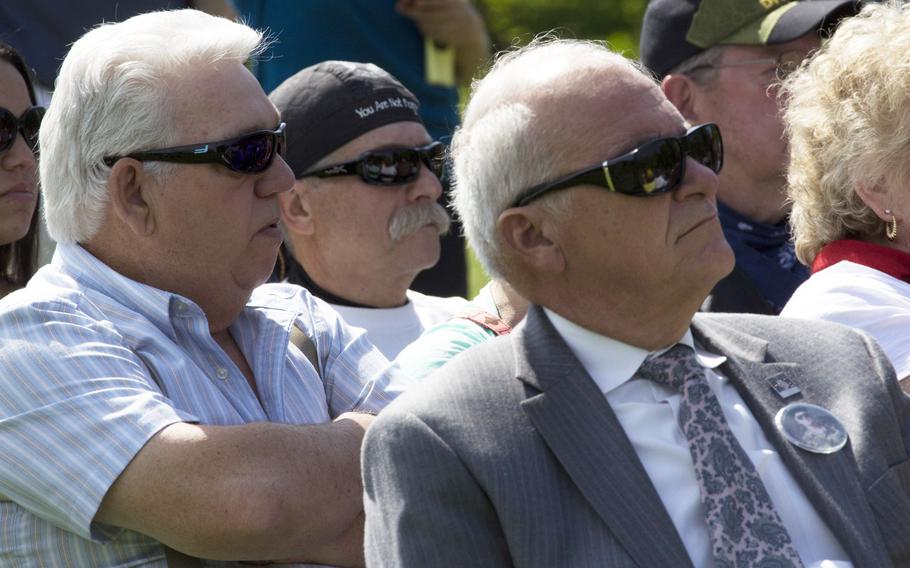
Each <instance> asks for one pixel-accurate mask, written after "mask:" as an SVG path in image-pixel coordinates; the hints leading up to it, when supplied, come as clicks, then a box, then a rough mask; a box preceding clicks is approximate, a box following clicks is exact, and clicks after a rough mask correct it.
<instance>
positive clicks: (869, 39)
mask: <svg viewBox="0 0 910 568" xmlns="http://www.w3.org/2000/svg"><path fill="white" fill-rule="evenodd" d="M908 93H910V5H906V4H902V3H897V2H888V3H886V4H868V5H866V6H865V7H864V8H863V10H862V12H861V13H860V14H859V15H858V16H855V17H852V18H847V19H846V20H844V21H843V22H842V23H841V25H840V27H839V28H838V29H837V31H836V32H835V33H834V35H833V37H832V38H831V40H830V41H828V42H827V43H826V44H825V45H824V46H822V48H821V50H819V52H818V53H817V54H816V55H815V57H814V58H813V59H812V60H811V61H810V62H809V64H808V65H803V66H802V67H801V68H800V69H799V70H798V71H797V72H795V73H793V74H792V75H791V76H790V77H789V78H788V79H787V80H786V81H785V82H784V85H783V90H782V91H781V96H782V97H784V101H785V104H786V110H785V112H784V120H785V123H786V131H787V134H788V135H789V138H790V166H789V171H788V175H787V181H788V188H787V191H788V197H789V199H790V200H791V201H792V203H793V209H792V212H791V214H790V224H791V226H792V229H793V233H794V237H795V241H796V254H797V256H798V257H799V259H800V261H802V262H803V263H805V264H810V263H811V262H812V261H813V260H814V259H815V256H816V255H817V254H818V251H819V250H821V248H822V247H823V246H824V245H826V244H828V243H830V242H832V241H835V240H838V239H842V238H846V237H855V236H858V237H864V236H880V235H882V234H883V233H884V223H882V221H881V220H880V219H879V218H878V216H877V215H876V213H875V212H874V211H872V210H871V209H870V208H869V207H868V206H867V205H866V204H865V203H864V202H863V200H862V199H861V198H860V196H859V195H858V194H857V192H856V188H857V187H859V186H861V185H865V186H866V187H870V186H874V185H876V184H887V185H891V186H894V187H903V186H905V185H906V182H907V181H910V179H908V178H910V176H908V173H910V172H908V167H907V148H908V143H910V114H908V113H907V108H908V104H910V94H908Z"/></svg>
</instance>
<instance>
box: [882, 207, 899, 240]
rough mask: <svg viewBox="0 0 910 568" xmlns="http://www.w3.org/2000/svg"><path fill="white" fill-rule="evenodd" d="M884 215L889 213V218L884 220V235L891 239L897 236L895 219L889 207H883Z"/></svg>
mask: <svg viewBox="0 0 910 568" xmlns="http://www.w3.org/2000/svg"><path fill="white" fill-rule="evenodd" d="M885 215H891V220H890V221H886V222H885V236H886V237H888V240H889V241H893V240H894V239H896V238H897V219H896V218H895V217H894V213H892V212H891V210H890V209H885Z"/></svg>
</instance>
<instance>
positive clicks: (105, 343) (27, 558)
mask: <svg viewBox="0 0 910 568" xmlns="http://www.w3.org/2000/svg"><path fill="white" fill-rule="evenodd" d="M294 325H296V326H298V327H299V328H301V329H302V331H304V333H306V334H307V335H308V336H309V337H311V338H313V341H314V343H315V345H316V348H317V353H318V362H319V364H320V366H321V372H320V373H317V371H316V370H315V369H314V368H313V366H312V365H311V364H310V362H309V361H308V359H307V358H306V357H305V356H304V355H303V354H302V353H301V352H300V351H299V350H298V349H297V347H294V346H290V345H289V331H290V330H291V328H292V326H294ZM230 331H231V334H232V335H233V337H234V339H235V341H236V342H237V344H238V345H239V347H240V349H241V351H242V352H243V354H244V355H245V357H246V360H247V362H248V363H249V366H250V368H251V369H252V371H253V374H254V375H255V377H256V385H257V389H258V391H259V398H257V396H256V395H255V394H254V392H253V390H252V389H251V388H250V385H249V383H248V382H247V380H246V378H245V376H244V374H243V373H242V372H241V371H240V370H239V369H238V368H237V366H236V365H235V364H234V363H233V362H232V361H231V360H230V359H229V358H228V356H227V354H225V352H224V351H223V350H222V349H221V348H220V347H219V346H218V344H217V343H216V342H215V340H214V339H213V338H212V336H211V334H210V333H209V328H208V322H207V320H206V317H205V314H203V312H202V311H201V310H200V308H199V307H198V306H197V305H196V304H195V303H193V302H192V301H190V300H188V299H187V298H184V297H181V296H178V295H176V294H171V293H168V292H164V291H162V290H158V289H155V288H152V287H149V286H147V285H144V284H141V283H139V282H136V281H134V280H130V279H128V278H126V277H124V276H123V275H121V274H119V273H117V272H115V271H114V270H112V269H111V268H109V267H108V266H106V265H105V264H104V263H102V262H100V261H99V260H98V259H96V258H95V257H93V256H92V255H91V254H89V253H88V252H87V251H86V250H85V249H83V248H81V247H79V246H77V245H60V246H58V247H57V251H56V253H55V255H54V259H53V261H52V263H51V264H50V265H48V266H45V267H44V268H42V269H41V270H40V271H38V273H37V274H36V275H35V276H34V278H33V279H32V280H31V281H30V282H29V284H28V286H27V287H26V288H25V289H23V290H20V291H18V292H15V293H13V294H11V295H9V296H7V297H6V298H4V299H3V300H2V301H0V566H42V567H44V566H48V567H56V566H67V567H69V566H74V567H76V566H78V567H84V566H144V565H163V564H164V557H163V549H162V547H161V546H160V545H159V544H158V543H157V542H156V541H154V540H153V539H151V538H148V537H146V536H144V535H141V534H139V533H136V532H132V531H129V530H123V529H119V528H115V527H110V526H105V525H103V524H101V523H95V522H93V521H92V519H93V517H94V516H95V513H96V512H97V510H98V507H99V505H100V503H101V500H102V498H103V497H104V495H105V493H106V492H107V490H108V489H109V488H110V486H111V484H112V483H113V482H114V481H115V480H116V478H117V476H118V475H119V474H120V472H121V471H123V469H124V468H125V467H126V466H127V464H128V463H129V462H130V460H131V459H132V458H133V457H134V456H135V455H136V453H137V452H139V450H140V449H141V448H142V447H143V445H144V444H145V443H146V442H147V441H148V440H149V438H151V437H152V436H154V435H155V434H156V433H157V432H159V431H160V430H161V429H162V428H164V427H165V426H167V425H169V424H173V423H175V422H181V421H183V422H198V423H203V424H216V425H237V424H244V423H249V422H262V421H272V422H283V423H290V424H312V423H319V422H327V421H329V420H330V419H332V418H333V417H335V416H337V415H339V414H341V413H343V412H345V411H348V410H365V411H378V410H379V409H381V408H382V407H383V406H384V405H385V404H387V403H388V402H389V401H390V400H391V399H392V398H394V396H395V395H396V394H397V392H398V391H399V387H400V384H399V383H398V382H396V381H395V380H393V379H394V377H393V376H392V374H391V372H389V371H388V364H387V361H386V360H385V358H384V357H383V356H382V355H381V354H380V353H379V352H378V351H377V350H376V349H375V348H374V347H373V346H372V345H370V344H369V342H368V341H367V340H366V339H365V336H364V334H363V332H362V330H358V329H356V328H351V327H349V326H347V325H345V323H344V322H343V321H342V319H341V318H340V317H339V316H338V315H337V314H336V313H335V312H334V311H333V310H332V309H331V308H329V307H328V306H327V305H326V304H325V303H324V302H322V301H321V300H318V299H316V298H314V297H312V296H311V295H310V294H309V293H307V292H306V290H304V289H302V288H300V287H297V286H292V285H285V284H268V285H264V286H261V287H260V288H258V289H257V290H256V291H255V292H254V293H253V295H252V297H251V299H250V300H249V302H248V303H247V305H246V307H245V308H244V310H243V311H242V313H241V314H240V316H239V317H238V318H237V320H236V321H235V322H234V323H233V324H232V325H231V327H230Z"/></svg>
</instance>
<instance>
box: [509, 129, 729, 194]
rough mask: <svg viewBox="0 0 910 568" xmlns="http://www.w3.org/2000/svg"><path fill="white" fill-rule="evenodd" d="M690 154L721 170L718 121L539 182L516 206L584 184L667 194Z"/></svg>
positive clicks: (676, 183)
mask: <svg viewBox="0 0 910 568" xmlns="http://www.w3.org/2000/svg"><path fill="white" fill-rule="evenodd" d="M687 156H688V157H690V158H692V159H694V160H695V161H696V162H698V163H700V164H702V165H704V166H707V167H709V168H711V169H712V170H714V172H715V173H720V169H721V167H723V165H724V144H723V140H722V139H721V137H720V129H719V128H718V127H717V125H716V124H713V123H707V124H701V125H699V126H693V127H692V128H690V129H689V130H688V131H687V132H686V134H685V136H680V137H678V138H660V139H658V140H652V141H650V142H647V143H645V144H642V145H641V146H639V147H638V148H635V149H634V150H632V151H631V152H627V153H625V154H623V155H622V156H619V157H618V158H613V159H611V160H607V161H605V162H603V163H602V164H598V165H596V166H591V167H589V168H585V169H583V170H581V171H579V172H575V173H571V174H569V175H566V176H563V177H561V178H559V179H557V180H554V181H551V182H547V183H543V184H540V185H536V186H534V187H532V188H531V189H529V190H527V191H525V192H524V193H522V194H521V195H519V196H518V198H517V199H516V200H515V201H514V202H513V204H512V207H521V206H523V205H527V204H528V203H530V202H531V201H534V200H535V199H537V198H538V197H540V196H541V195H543V194H545V193H548V192H550V191H555V190H557V189H566V188H568V187H575V186H577V185H584V184H591V185H598V186H601V187H605V188H607V189H609V190H610V191H613V192H616V193H621V194H623V195H632V196H635V197H650V196H654V195H660V194H662V193H667V192H668V191H673V190H674V189H676V188H677V187H679V185H680V184H681V183H682V181H683V178H685V177H686V157H687Z"/></svg>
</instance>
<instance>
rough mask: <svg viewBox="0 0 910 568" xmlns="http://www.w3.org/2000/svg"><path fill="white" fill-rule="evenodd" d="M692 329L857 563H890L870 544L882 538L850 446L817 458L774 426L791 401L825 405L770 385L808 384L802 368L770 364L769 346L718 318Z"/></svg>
mask: <svg viewBox="0 0 910 568" xmlns="http://www.w3.org/2000/svg"><path fill="white" fill-rule="evenodd" d="M692 330H693V335H694V336H695V338H696V339H697V340H698V341H699V343H700V344H701V345H702V346H703V347H705V348H706V349H708V350H709V351H712V352H714V353H718V354H721V355H725V356H726V357H727V362H726V363H725V364H724V365H723V366H722V367H721V369H722V370H723V372H724V374H725V376H726V377H727V378H728V379H729V380H730V382H731V383H732V384H733V385H734V386H735V387H736V389H737V390H738V391H739V394H740V396H742V398H743V400H744V401H745V402H746V404H747V405H748V406H749V408H750V409H751V411H752V414H753V416H754V417H755V419H756V420H757V421H758V423H759V424H760V425H761V428H762V430H763V431H764V434H765V436H766V437H767V438H768V440H769V441H770V442H771V444H772V445H773V446H774V447H775V448H776V449H777V451H778V453H779V454H780V456H781V459H782V460H783V461H784V463H785V464H786V465H787V468H788V469H789V471H790V473H791V475H793V477H794V479H795V480H796V482H797V483H798V484H799V486H800V488H801V489H802V490H803V492H804V493H805V494H806V497H807V498H808V499H809V501H810V502H812V504H813V505H814V506H815V509H816V511H818V513H819V514H820V515H821V517H822V518H823V519H824V520H825V522H826V523H827V524H828V527H829V528H830V529H831V532H832V533H833V534H834V536H835V537H836V538H837V539H838V541H839V542H840V544H841V546H843V547H844V550H845V551H846V552H847V554H848V555H850V557H851V559H852V560H853V563H854V565H856V566H884V565H886V564H883V559H882V557H881V556H880V554H879V551H881V550H884V549H885V548H884V543H882V542H879V543H878V544H879V545H880V546H872V543H871V542H870V539H872V538H875V539H879V537H878V529H877V525H876V521H875V518H874V517H873V514H872V511H871V509H870V508H869V505H868V501H867V500H866V496H865V491H864V490H863V488H862V486H861V485H860V483H859V471H858V468H857V466H856V463H855V461H854V458H853V454H852V451H851V445H850V444H849V443H848V444H847V446H845V447H844V448H843V449H842V450H840V451H838V452H835V453H833V454H827V455H824V454H815V453H812V452H808V451H806V450H802V449H800V448H797V447H796V446H794V445H793V444H791V443H790V442H789V441H787V440H786V438H784V437H783V434H781V432H780V431H779V430H778V429H777V427H776V425H775V424H774V416H775V415H776V414H777V412H778V411H779V410H780V409H781V408H783V407H784V406H786V405H787V404H789V403H790V402H794V401H799V400H804V401H805V402H813V403H816V404H820V405H821V406H824V404H821V403H822V401H814V400H811V399H806V398H804V397H803V395H802V394H801V395H797V396H794V397H792V398H787V399H786V400H784V399H783V398H781V397H780V396H779V395H778V394H777V393H776V392H775V391H774V389H772V388H771V386H770V385H769V383H768V379H770V378H772V377H775V376H780V375H783V376H784V377H786V378H788V379H789V381H790V382H791V383H793V384H795V385H797V386H799V385H800V384H801V382H804V381H803V380H801V379H802V377H803V371H802V369H801V368H800V365H798V364H797V363H788V362H771V361H766V354H767V348H768V345H767V342H765V341H763V340H761V339H759V338H757V337H754V336H751V335H748V334H746V333H743V332H741V331H739V330H737V329H735V328H732V327H728V326H727V325H724V324H722V323H718V321H717V320H714V319H710V318H707V317H700V316H696V319H695V320H694V321H693V326H692ZM803 394H805V393H803Z"/></svg>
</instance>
